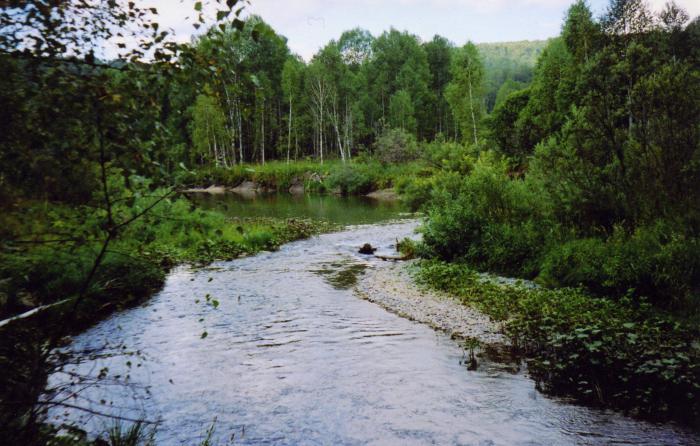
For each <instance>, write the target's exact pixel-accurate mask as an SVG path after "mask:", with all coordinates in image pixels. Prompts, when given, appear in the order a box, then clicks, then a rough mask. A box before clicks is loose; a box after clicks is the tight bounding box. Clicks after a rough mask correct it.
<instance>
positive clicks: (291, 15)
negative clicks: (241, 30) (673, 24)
mask: <svg viewBox="0 0 700 446" xmlns="http://www.w3.org/2000/svg"><path fill="white" fill-rule="evenodd" d="M142 1H143V3H148V4H153V5H154V6H157V7H158V9H159V11H160V14H161V24H162V25H167V26H170V27H172V28H173V29H174V30H175V31H176V32H177V34H178V37H179V38H180V39H181V40H189V36H190V35H191V34H192V32H193V31H194V29H193V28H192V25H191V24H187V23H186V21H185V20H184V18H185V16H187V15H191V14H190V12H191V5H192V4H193V2H192V1H189V0H183V1H182V2H178V1H175V0H142ZM572 2H573V0H250V5H249V6H247V8H246V11H247V13H255V14H258V15H260V16H262V17H263V19H264V20H265V21H266V22H268V23H269V24H270V25H272V27H273V28H274V29H275V30H276V31H277V32H278V33H280V34H282V35H284V36H285V37H287V39H288V41H289V47H290V48H291V50H292V51H293V52H295V53H297V54H300V55H301V56H303V57H304V58H305V59H307V60H308V59H310V58H311V56H313V54H314V53H315V52H316V51H317V50H318V49H319V48H320V47H321V46H323V45H324V44H325V43H327V42H328V41H329V40H330V39H337V38H338V37H339V36H340V34H341V33H342V31H344V30H347V29H351V28H354V27H357V26H359V27H362V28H365V29H368V30H369V31H370V32H372V34H374V35H378V34H380V33H381V32H382V31H384V30H387V29H389V28H390V27H394V28H397V29H399V30H408V31H410V32H412V33H414V34H417V35H418V36H420V37H421V38H422V39H424V40H430V39H431V38H432V36H433V35H435V34H440V35H442V36H445V37H447V38H448V39H450V40H452V41H453V42H455V43H456V44H458V45H461V44H463V43H465V42H466V41H468V40H471V41H474V42H499V41H511V40H525V39H529V40H535V39H546V38H548V37H553V36H555V35H557V34H558V33H559V31H560V28H561V23H562V18H563V17H564V14H565V12H566V10H567V8H568V6H569V5H570V4H571V3H572ZM648 3H649V4H650V5H651V6H652V8H657V9H658V8H661V7H662V6H663V4H664V3H665V0H650V1H648ZM676 3H678V4H679V5H681V6H683V7H684V8H686V9H687V10H688V11H689V12H690V13H691V16H693V17H694V16H697V15H700V0H676ZM589 4H590V5H591V8H592V9H593V11H594V13H595V14H596V15H599V14H601V13H602V12H603V11H604V10H605V7H606V5H607V4H608V0H589Z"/></svg>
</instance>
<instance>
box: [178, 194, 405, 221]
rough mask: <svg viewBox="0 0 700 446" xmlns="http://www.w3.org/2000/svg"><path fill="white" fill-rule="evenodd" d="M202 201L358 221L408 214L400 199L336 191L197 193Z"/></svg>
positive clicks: (248, 210)
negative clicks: (323, 192)
mask: <svg viewBox="0 0 700 446" xmlns="http://www.w3.org/2000/svg"><path fill="white" fill-rule="evenodd" d="M190 198H191V199H192V200H193V201H195V202H196V203H197V204H198V205H200V206H202V207H204V208H209V209H216V210H219V211H222V212H223V213H225V214H226V215H228V216H231V217H279V218H289V217H300V218H312V219H317V220H326V221H330V222H333V223H340V224H346V225H358V224H367V223H377V222H382V221H386V220H389V219H396V218H402V217H406V216H407V214H404V213H403V210H404V208H403V206H402V205H401V203H399V202H396V201H379V200H374V199H372V198H368V197H338V196H335V195H308V194H307V195H298V196H297V195H290V194H261V195H255V196H251V197H247V196H242V195H238V194H234V193H227V194H222V195H209V194H193V195H191V197H190Z"/></svg>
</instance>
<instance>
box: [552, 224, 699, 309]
mask: <svg viewBox="0 0 700 446" xmlns="http://www.w3.org/2000/svg"><path fill="white" fill-rule="evenodd" d="M539 280H540V281H541V282H542V283H544V284H547V285H549V286H584V287H586V288H587V289H589V290H591V291H593V292H595V293H597V294H601V295H613V296H621V295H624V294H626V293H627V292H630V291H631V292H633V294H634V295H636V296H647V297H650V298H652V301H653V302H654V303H656V304H658V305H661V306H665V307H674V306H675V307H682V306H688V305H691V306H695V304H696V302H693V301H694V299H695V296H696V295H697V292H698V286H700V241H699V240H698V239H697V238H693V237H687V236H685V235H683V233H681V232H679V231H678V230H675V229H673V228H672V227H671V226H669V225H668V224H666V223H664V222H657V223H656V224H653V225H648V226H643V227H640V228H637V229H636V230H635V231H634V232H632V233H631V234H630V233H629V232H628V231H627V230H626V229H624V228H622V227H616V228H615V230H614V232H613V234H612V236H610V237H608V238H607V239H603V238H602V237H598V238H585V239H576V240H571V241H569V242H566V243H564V244H562V245H558V246H554V247H552V249H550V251H549V252H548V253H547V255H546V256H545V259H544V262H543V266H542V272H541V275H540V279H539Z"/></svg>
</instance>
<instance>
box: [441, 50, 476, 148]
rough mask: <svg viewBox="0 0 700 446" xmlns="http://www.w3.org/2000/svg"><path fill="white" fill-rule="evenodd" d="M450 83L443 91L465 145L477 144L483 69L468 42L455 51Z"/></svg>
mask: <svg viewBox="0 0 700 446" xmlns="http://www.w3.org/2000/svg"><path fill="white" fill-rule="evenodd" d="M450 72H451V74H452V81H450V83H449V84H448V86H447V89H446V91H445V94H446V97H447V101H448V102H449V104H450V107H451V108H452V112H453V113H454V115H455V117H456V119H457V122H458V123H459V128H460V130H461V132H462V140H463V141H464V142H468V143H471V142H472V141H473V142H474V143H475V144H476V143H478V142H479V127H480V125H481V118H482V116H483V114H484V108H483V82H484V66H483V62H482V61H481V57H480V56H479V50H478V49H477V48H476V46H475V45H474V44H473V43H471V42H469V43H467V44H465V45H464V46H463V47H462V48H459V49H457V50H455V53H454V54H453V56H452V64H451V66H450Z"/></svg>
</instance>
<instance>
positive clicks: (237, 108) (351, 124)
mask: <svg viewBox="0 0 700 446" xmlns="http://www.w3.org/2000/svg"><path fill="white" fill-rule="evenodd" d="M543 45H544V43H543V42H514V43H502V44H483V45H479V47H478V48H477V47H476V46H474V45H473V44H471V43H469V44H467V45H465V46H464V47H462V48H456V47H455V46H454V44H453V43H452V42H450V41H448V40H447V39H445V38H443V37H440V36H437V35H436V36H435V37H434V38H433V39H432V40H431V41H428V42H421V40H420V39H419V38H418V37H417V36H415V35H413V34H410V33H408V32H399V31H397V30H394V29H392V30H390V31H387V32H384V33H383V34H381V35H380V36H378V37H374V36H372V35H371V34H370V33H369V32H367V31H365V30H362V29H360V28H357V29H353V30H350V31H347V32H344V33H342V35H341V36H340V38H339V39H338V40H334V41H331V42H329V43H328V44H327V45H326V46H324V47H323V48H322V49H321V50H319V52H318V53H317V54H316V55H315V56H314V57H313V58H312V60H311V61H310V62H308V63H306V62H304V61H303V60H302V59H301V58H300V57H299V56H297V55H294V54H292V53H291V52H290V50H289V48H288V46H287V42H286V39H285V38H284V37H283V36H280V35H278V34H277V33H275V31H274V30H273V29H272V28H271V27H270V26H269V25H267V24H266V23H265V22H264V21H263V20H262V19H261V18H260V17H256V16H252V17H250V18H249V19H247V20H246V21H245V22H243V21H240V20H238V19H237V20H236V21H235V22H230V23H228V24H224V23H222V24H219V25H217V26H214V27H212V28H210V29H209V31H208V32H206V33H205V34H204V35H202V36H200V37H199V38H197V39H196V40H195V41H193V42H192V43H191V44H188V45H186V46H185V47H184V48H180V49H179V53H178V58H177V60H176V61H175V60H170V59H168V60H157V61H155V63H153V64H146V63H144V62H131V61H130V60H128V59H127V60H123V59H122V60H115V61H111V62H101V61H99V60H96V59H95V58H94V57H93V58H91V59H90V60H89V61H85V60H82V59H81V60H76V59H70V58H65V57H63V56H60V57H58V58H32V57H29V58H24V57H19V58H18V57H17V53H13V54H12V55H2V56H0V72H2V74H3V75H2V79H0V98H2V100H3V103H4V104H6V106H5V107H4V108H3V110H2V113H3V117H4V119H3V120H2V123H0V127H1V128H0V130H2V132H1V133H2V136H0V142H2V146H3V150H2V154H0V156H2V161H3V185H4V186H5V188H19V189H22V190H24V191H25V192H29V193H30V194H31V193H33V194H35V195H41V196H43V195H46V196H48V197H49V198H63V197H65V196H73V198H74V199H76V200H78V201H80V200H81V199H83V198H84V197H87V196H89V195H90V191H91V190H92V189H94V187H95V184H96V183H97V179H96V178H94V176H93V175H92V174H87V175H86V170H87V171H90V170H91V169H90V167H89V166H90V165H91V163H92V162H94V161H95V158H96V155H97V152H96V150H95V145H94V143H95V141H96V140H95V136H96V135H95V134H94V128H95V122H94V120H95V117H97V116H99V117H100V119H102V122H101V123H100V125H101V126H103V127H105V126H106V127H110V126H112V129H111V130H110V132H111V133H110V134H109V135H105V136H106V138H105V139H109V140H111V139H112V137H113V136H116V137H118V138H120V139H121V141H120V143H128V145H130V146H131V147H130V148H129V150H128V151H129V152H130V156H129V157H128V158H129V159H126V160H125V159H121V160H120V164H128V165H129V167H130V168H131V169H132V170H133V172H136V173H139V174H141V175H145V176H147V177H151V178H163V179H167V178H171V177H172V175H173V174H174V173H177V172H179V171H182V169H183V168H186V169H195V170H196V169H200V168H203V167H207V168H209V167H228V166H233V165H235V164H240V163H242V162H246V163H251V162H252V163H265V162H266V161H269V160H272V159H282V160H291V159H293V160H298V159H304V158H313V159H315V160H318V161H322V160H323V159H329V158H334V159H342V160H347V159H351V158H352V157H354V156H357V155H359V154H366V155H371V154H372V153H373V151H374V148H375V142H376V141H377V138H378V137H379V136H381V135H382V134H384V133H385V132H386V131H388V130H389V129H402V130H403V131H405V132H406V133H408V134H409V135H411V136H412V137H413V138H414V139H416V140H419V141H420V140H422V141H432V140H434V139H436V138H437V139H446V140H453V141H461V140H469V141H472V140H474V139H476V138H477V137H478V135H476V134H475V132H476V131H477V130H478V129H477V127H478V126H479V125H480V122H481V119H482V118H483V117H484V116H485V115H486V114H487V113H488V112H490V111H491V109H492V108H493V107H494V106H495V105H496V103H500V102H501V101H502V100H504V98H505V97H506V96H507V94H508V93H509V92H511V91H512V90H514V89H519V88H521V87H523V86H525V85H527V84H528V83H529V82H530V80H531V79H532V76H533V65H534V61H535V59H536V56H537V54H539V53H540V52H541V50H542V47H543ZM480 51H481V52H483V54H482V53H480ZM167 65H169V66H167ZM164 66H166V67H165V68H164ZM66 79H68V81H67V80H66ZM74 81H75V82H74ZM88 84H89V85H91V86H94V87H95V88H96V89H101V90H102V91H98V92H95V91H88V90H89V89H88V88H86V85H88ZM95 94H97V95H98V96H99V97H101V98H102V99H104V98H107V99H109V101H102V100H99V101H96V100H95V99H94V95H95ZM105 103H107V104H109V107H106V106H105ZM69 104H70V106H69ZM98 106H99V107H102V109H103V110H102V111H100V112H99V113H98V112H97V111H96V110H95V108H96V107H98ZM52 110H53V111H52ZM107 115H109V116H107ZM124 121H130V124H129V125H128V126H124V125H123V124H119V122H121V123H123V122H124ZM113 124H114V125H113ZM127 128H128V130H126V129H127ZM125 131H126V133H128V134H125ZM56 141H61V143H60V144H56ZM122 145H123V144H122ZM106 154H107V156H108V158H110V159H111V157H112V155H114V153H113V152H112V151H111V149H109V148H107V150H106ZM29 179H31V180H29ZM37 179H38V181H37ZM164 181H170V180H164ZM57 191H61V195H62V197H59V196H58V195H57V193H56V192H57ZM80 197H83V198H80Z"/></svg>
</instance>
